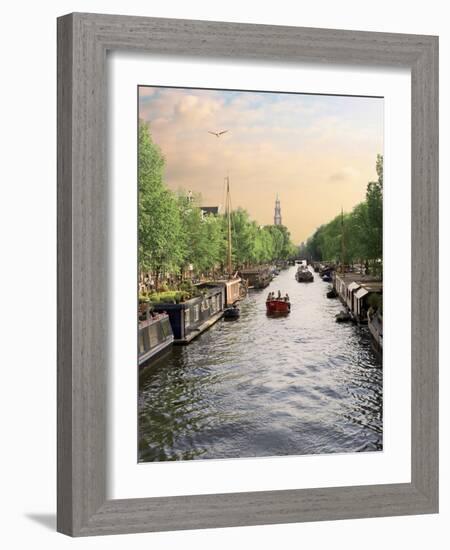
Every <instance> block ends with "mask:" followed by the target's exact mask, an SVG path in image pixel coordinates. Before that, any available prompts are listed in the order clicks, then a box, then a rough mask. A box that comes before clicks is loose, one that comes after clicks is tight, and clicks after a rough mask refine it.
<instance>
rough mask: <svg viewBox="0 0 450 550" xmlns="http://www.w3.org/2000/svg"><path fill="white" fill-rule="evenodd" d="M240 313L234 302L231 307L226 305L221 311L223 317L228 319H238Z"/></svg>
mask: <svg viewBox="0 0 450 550" xmlns="http://www.w3.org/2000/svg"><path fill="white" fill-rule="evenodd" d="M240 315H241V310H240V308H239V306H238V305H237V304H234V305H233V306H232V307H227V308H226V309H225V310H224V312H223V318H224V319H227V320H229V321H232V320H234V319H239V317H240Z"/></svg>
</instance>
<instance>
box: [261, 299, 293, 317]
mask: <svg viewBox="0 0 450 550" xmlns="http://www.w3.org/2000/svg"><path fill="white" fill-rule="evenodd" d="M266 308H267V313H271V314H272V313H289V312H290V311H291V304H290V302H285V301H284V300H267V302H266Z"/></svg>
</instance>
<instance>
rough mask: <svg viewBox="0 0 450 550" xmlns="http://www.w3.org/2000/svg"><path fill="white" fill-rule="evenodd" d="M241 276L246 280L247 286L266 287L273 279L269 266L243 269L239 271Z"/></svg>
mask: <svg viewBox="0 0 450 550" xmlns="http://www.w3.org/2000/svg"><path fill="white" fill-rule="evenodd" d="M239 276H240V277H241V278H242V279H243V280H244V281H246V283H247V288H255V289H260V288H266V286H269V284H270V282H271V281H272V273H271V270H270V268H268V267H255V268H251V269H241V270H240V271H239Z"/></svg>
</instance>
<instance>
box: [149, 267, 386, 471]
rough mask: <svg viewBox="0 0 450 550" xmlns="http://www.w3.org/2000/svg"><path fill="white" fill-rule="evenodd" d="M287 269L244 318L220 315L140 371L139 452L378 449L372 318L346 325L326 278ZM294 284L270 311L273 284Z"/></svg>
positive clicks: (195, 454)
mask: <svg viewBox="0 0 450 550" xmlns="http://www.w3.org/2000/svg"><path fill="white" fill-rule="evenodd" d="M295 273H296V268H295V267H291V268H289V269H287V270H283V271H282V272H281V273H280V275H279V276H278V277H276V278H275V279H274V280H273V281H272V282H271V283H270V285H269V286H268V287H267V288H266V289H265V290H263V291H257V290H254V291H250V292H249V295H248V297H247V298H246V299H245V300H244V301H243V302H242V304H241V316H240V319H239V320H237V321H234V322H232V323H227V322H224V321H222V320H220V321H218V322H217V323H216V324H215V325H214V326H212V327H211V328H210V329H209V330H208V331H207V332H205V333H203V334H202V335H201V336H200V337H199V338H197V339H195V340H194V341H193V342H191V344H190V345H189V346H187V347H175V348H173V349H172V350H171V351H170V352H169V353H167V354H166V355H165V356H164V357H163V358H162V359H161V360H160V361H158V363H157V364H156V365H154V367H152V368H151V369H146V370H145V371H143V373H142V374H141V376H140V381H139V386H140V392H139V460H140V461H143V462H145V461H155V460H187V459H195V458H236V457H246V456H247V457H251V456H277V455H285V454H315V453H335V452H354V451H376V450H380V449H381V448H382V369H381V364H380V360H379V358H378V357H377V356H376V355H375V354H374V353H373V350H372V348H371V344H370V335H369V333H368V330H367V327H363V328H359V327H357V326H355V325H352V324H351V325H337V324H336V323H335V320H334V317H335V315H336V314H337V313H338V312H339V310H340V303H339V301H338V300H327V298H326V292H327V289H328V284H326V283H324V282H323V281H321V280H320V279H316V280H315V281H314V283H312V284H308V285H301V284H299V283H298V282H297V281H296V280H295ZM278 290H280V291H281V292H283V293H284V292H288V293H289V296H290V299H291V304H292V309H291V313H290V314H289V316H288V317H285V318H269V317H267V315H266V307H265V300H266V297H267V294H268V292H270V291H274V292H278Z"/></svg>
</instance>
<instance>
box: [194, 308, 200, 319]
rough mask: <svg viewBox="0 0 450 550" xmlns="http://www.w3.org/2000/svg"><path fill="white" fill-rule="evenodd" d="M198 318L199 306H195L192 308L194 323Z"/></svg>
mask: <svg viewBox="0 0 450 550" xmlns="http://www.w3.org/2000/svg"><path fill="white" fill-rule="evenodd" d="M199 318H200V306H199V305H198V304H197V305H195V306H194V323H196V322H197V321H198V320H199Z"/></svg>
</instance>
